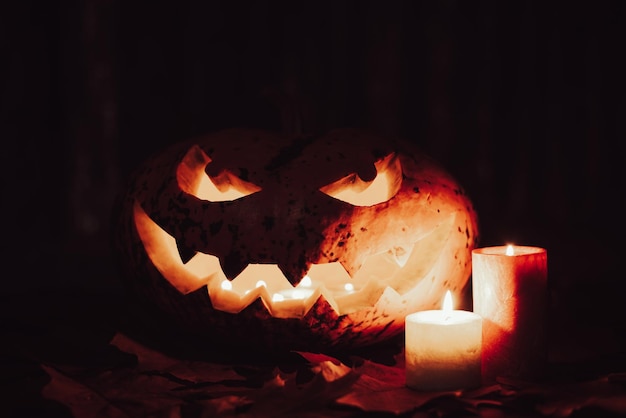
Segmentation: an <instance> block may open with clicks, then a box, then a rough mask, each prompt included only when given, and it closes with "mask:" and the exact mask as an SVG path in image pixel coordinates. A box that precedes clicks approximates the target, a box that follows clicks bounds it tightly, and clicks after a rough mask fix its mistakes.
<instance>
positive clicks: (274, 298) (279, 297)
mask: <svg viewBox="0 0 626 418" xmlns="http://www.w3.org/2000/svg"><path fill="white" fill-rule="evenodd" d="M283 300H285V297H284V296H283V295H281V294H280V293H274V294H273V295H272V302H282V301H283Z"/></svg>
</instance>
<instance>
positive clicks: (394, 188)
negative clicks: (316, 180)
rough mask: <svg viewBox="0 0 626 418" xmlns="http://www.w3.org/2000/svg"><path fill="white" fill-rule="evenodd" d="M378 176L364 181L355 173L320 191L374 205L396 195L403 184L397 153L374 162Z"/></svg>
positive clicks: (366, 204)
mask: <svg viewBox="0 0 626 418" xmlns="http://www.w3.org/2000/svg"><path fill="white" fill-rule="evenodd" d="M374 166H375V167H376V177H374V179H373V180H371V181H363V180H362V179H361V177H359V175H358V174H356V173H353V174H350V175H348V176H346V177H343V178H341V179H339V180H337V181H335V182H333V183H331V184H329V185H327V186H324V187H321V188H320V191H321V192H323V193H326V194H327V195H329V196H331V197H334V198H335V199H338V200H341V201H343V202H346V203H350V204H352V205H354V206H373V205H376V204H378V203H382V202H386V201H388V200H389V199H391V198H392V197H393V196H395V194H396V193H398V190H400V186H401V185H402V166H401V165H400V160H399V158H397V156H396V154H393V153H392V154H389V155H387V156H386V157H385V158H383V159H381V160H378V161H376V162H375V163H374Z"/></svg>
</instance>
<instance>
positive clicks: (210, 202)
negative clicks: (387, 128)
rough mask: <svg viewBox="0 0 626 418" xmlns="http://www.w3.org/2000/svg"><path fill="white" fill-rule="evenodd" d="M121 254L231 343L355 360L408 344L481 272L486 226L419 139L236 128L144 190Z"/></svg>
mask: <svg viewBox="0 0 626 418" xmlns="http://www.w3.org/2000/svg"><path fill="white" fill-rule="evenodd" d="M118 219H119V221H120V222H119V225H117V227H116V238H117V239H116V242H117V245H118V246H117V253H118V255H119V256H120V261H121V267H122V272H123V273H124V277H125V280H126V281H127V282H128V283H129V284H130V285H131V287H132V288H133V289H134V291H135V292H136V293H137V294H140V295H142V297H144V298H146V299H147V300H149V301H150V302H151V303H152V304H153V305H154V306H156V307H157V308H158V309H159V310H160V311H162V312H165V313H166V314H167V315H168V316H169V317H171V318H174V320H175V321H176V323H178V324H180V326H181V327H182V328H183V329H188V330H190V331H192V332H196V333H201V334H204V335H208V336H210V337H211V338H214V339H215V341H220V342H231V343H234V344H245V343H246V342H248V343H250V344H253V345H255V346H263V347H284V348H291V349H307V350H313V349H320V350H321V349H329V350H335V349H344V348H351V347H360V346H366V345H370V344H373V343H376V342H379V341H382V340H385V339H387V338H389V337H392V336H394V335H397V334H399V333H400V332H401V331H403V329H404V317H405V316H406V315H407V314H409V313H411V312H414V311H417V310H422V309H432V308H438V306H439V304H440V303H441V300H442V298H443V295H444V293H445V291H446V290H452V291H455V290H456V291H460V290H461V289H463V288H464V286H465V285H466V284H467V281H468V279H469V275H470V270H471V265H470V261H471V250H472V249H473V248H474V247H475V243H476V241H477V218H476V214H475V212H474V209H473V207H472V204H471V201H470V199H469V198H468V197H467V196H466V195H465V193H464V192H463V190H462V189H461V187H460V186H459V184H458V183H457V182H456V181H455V179H453V178H452V176H451V175H450V174H449V173H448V172H446V171H445V170H444V169H443V168H442V167H441V166H440V165H439V164H437V163H436V162H435V161H433V160H432V159H431V158H429V157H427V156H426V155H424V154H423V153H422V152H421V151H420V150H418V149H417V148H416V146H415V145H413V144H411V143H409V142H407V141H404V140H389V139H386V138H380V137H378V136H376V135H373V134H369V133H366V132H363V131H359V130H352V129H342V130H336V131H332V132H330V133H328V134H326V135H323V136H319V137H314V136H300V137H286V136H281V135H279V134H274V133H271V132H267V131H260V130H248V129H232V130H224V131H220V132H217V133H213V134H209V135H206V136H203V137H199V138H196V139H194V140H192V141H187V142H181V143H177V144H175V145H172V146H171V147H170V148H168V149H167V150H165V151H164V152H161V153H158V154H156V155H155V156H154V157H152V158H151V159H149V160H148V161H146V162H145V163H144V164H143V165H142V166H141V167H140V168H139V169H138V170H137V171H136V172H135V173H134V174H133V176H132V177H131V181H130V184H129V187H128V190H127V191H126V193H125V194H124V197H123V199H122V200H121V204H120V206H119V211H118Z"/></svg>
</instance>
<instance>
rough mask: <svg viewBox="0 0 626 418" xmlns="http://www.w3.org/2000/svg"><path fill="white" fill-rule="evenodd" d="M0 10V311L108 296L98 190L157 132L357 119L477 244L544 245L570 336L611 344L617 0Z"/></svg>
mask: <svg viewBox="0 0 626 418" xmlns="http://www.w3.org/2000/svg"><path fill="white" fill-rule="evenodd" d="M0 23H1V24H0V42H1V44H0V45H1V46H0V48H1V50H0V52H1V56H2V59H1V61H2V62H3V64H2V65H0V81H1V83H2V84H1V89H0V138H1V140H2V142H1V143H2V148H1V151H0V155H1V157H2V162H1V166H2V177H1V178H2V225H3V227H4V228H3V229H4V230H5V240H4V244H3V247H4V248H6V249H8V250H9V251H8V252H5V256H6V257H7V258H6V259H5V260H4V263H3V264H4V266H5V268H4V269H3V273H2V276H1V278H0V280H1V281H2V288H3V290H2V292H3V294H4V295H5V296H8V297H6V298H4V299H6V303H3V310H5V311H6V312H8V315H10V317H13V318H16V317H19V316H23V315H28V314H30V315H35V316H36V315H41V316H47V315H50V312H48V311H46V310H47V309H49V307H50V306H52V307H55V306H57V307H58V306H65V305H66V304H67V303H68V300H73V301H74V302H76V303H78V304H80V303H83V304H85V303H87V302H86V301H91V300H96V299H98V300H104V301H105V302H103V303H105V304H106V303H107V300H110V301H114V300H115V299H107V298H109V297H110V295H111V294H115V292H116V291H117V290H118V283H117V282H116V281H115V271H114V266H113V264H112V262H111V257H110V255H111V254H110V248H109V245H108V236H109V233H110V231H111V228H112V225H111V222H110V219H109V216H110V209H111V205H112V202H113V201H114V198H115V196H116V195H117V194H118V193H119V192H120V191H121V190H122V188H123V184H124V180H125V178H126V177H127V176H128V174H129V172H130V171H131V170H132V169H133V168H134V167H135V166H136V165H138V164H139V163H140V162H141V161H142V160H143V159H144V158H145V157H147V156H148V155H149V154H151V153H153V152H155V151H158V150H159V149H161V148H162V147H163V146H165V145H166V144H169V143H172V142H175V141H179V140H182V139H186V138H188V137H190V136H194V135H199V134H203V133H207V132H210V131H215V130H218V129H221V128H228V127H241V126H249V127H263V128H270V129H275V130H280V131H287V132H297V131H302V132H309V133H322V132H324V131H326V130H328V129H331V128H334V127H343V126H359V127H366V128H369V129H372V130H374V131H377V132H379V133H380V134H382V135H389V136H392V135H400V136H404V137H407V138H408V139H410V140H411V141H414V142H416V143H418V144H420V145H421V146H422V147H423V148H424V149H425V150H426V151H427V152H429V153H430V154H431V155H433V156H434V157H435V158H437V159H438V160H440V161H441V162H442V163H443V164H444V166H446V167H447V168H448V169H449V171H451V172H452V173H453V174H454V175H455V176H456V177H457V179H458V180H459V181H460V182H461V184H463V185H464V186H465V188H466V190H467V192H468V193H469V195H470V196H471V197H472V200H473V201H474V204H475V206H476V208H477V210H478V214H479V217H480V222H481V232H482V240H481V245H483V246H487V245H500V244H503V243H505V242H510V241H512V242H515V243H518V244H525V245H536V246H543V247H546V248H547V249H548V254H549V281H550V292H551V314H550V315H551V316H550V319H551V320H552V321H553V322H554V324H555V331H557V332H561V333H562V334H564V335H565V338H566V339H567V341H568V343H569V341H570V340H571V341H572V344H574V345H577V344H589V342H590V341H591V344H592V345H594V346H595V348H594V349H598V350H599V351H601V350H604V349H613V348H614V347H618V346H619V344H622V343H624V337H623V335H624V334H625V333H626V326H625V325H624V322H625V320H624V316H625V315H624V309H623V303H624V299H625V298H626V296H625V294H624V292H623V291H622V290H621V289H622V287H623V282H624V280H625V279H626V277H625V275H624V271H623V268H622V265H623V262H622V261H621V259H623V252H624V249H625V245H624V241H625V238H626V235H625V232H626V227H625V226H624V223H625V222H624V218H625V214H626V212H625V210H626V204H625V200H626V199H625V195H626V186H625V185H626V174H625V173H626V168H625V166H626V157H625V155H626V154H625V153H626V145H625V143H624V142H625V139H626V88H625V82H624V78H625V77H624V75H625V74H626V65H625V60H624V53H625V51H624V41H625V40H626V37H625V35H626V33H625V32H626V30H625V25H626V2H622V1H613V2H609V1H594V2H586V3H583V2H550V1H538V2H507V1H451V0H444V1H428V2H420V1H384V2H383V1H310V2H308V1H257V2H243V1H209V2H201V1H178V2H167V3H166V2H163V3H161V2H132V1H121V0H82V1H76V0H75V1H66V2H59V1H46V2H38V1H34V0H25V1H10V2H2V5H1V6H0ZM41 300H46V302H47V303H46V304H45V305H41ZM77 301H78V302H77ZM81 301H82V302H81ZM111 303H113V302H111ZM42 306H45V308H44V307H42ZM589 335H591V338H589Z"/></svg>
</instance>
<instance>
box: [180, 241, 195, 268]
mask: <svg viewBox="0 0 626 418" xmlns="http://www.w3.org/2000/svg"><path fill="white" fill-rule="evenodd" d="M176 248H178V255H180V260H181V261H182V262H183V264H187V262H188V261H189V260H191V259H192V258H193V256H194V255H196V254H197V253H198V252H197V251H196V250H194V249H192V248H189V247H187V246H185V244H183V243H181V242H180V241H178V240H177V241H176Z"/></svg>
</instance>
